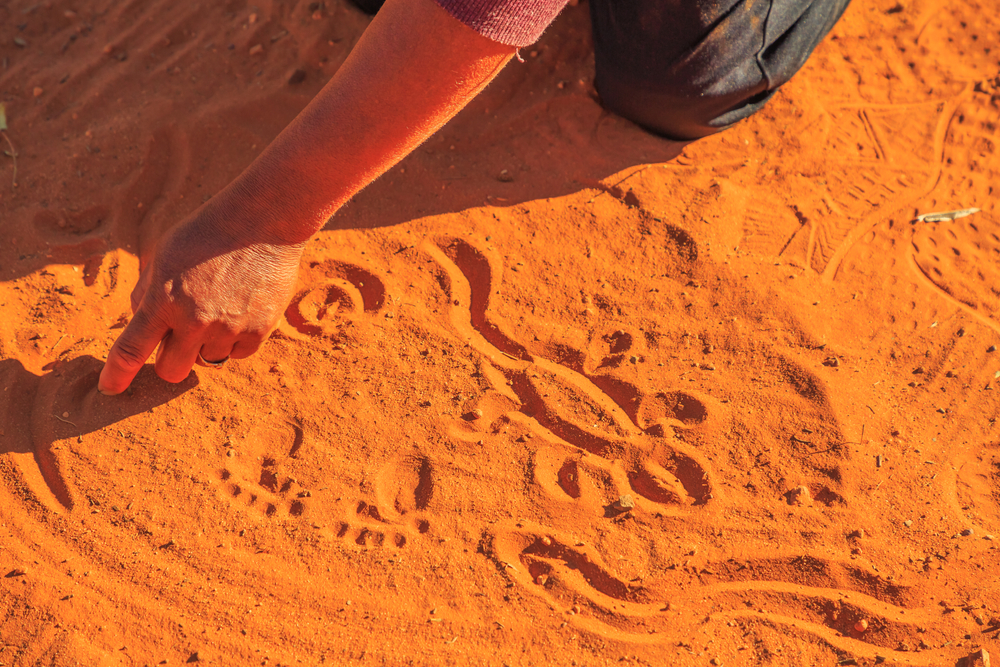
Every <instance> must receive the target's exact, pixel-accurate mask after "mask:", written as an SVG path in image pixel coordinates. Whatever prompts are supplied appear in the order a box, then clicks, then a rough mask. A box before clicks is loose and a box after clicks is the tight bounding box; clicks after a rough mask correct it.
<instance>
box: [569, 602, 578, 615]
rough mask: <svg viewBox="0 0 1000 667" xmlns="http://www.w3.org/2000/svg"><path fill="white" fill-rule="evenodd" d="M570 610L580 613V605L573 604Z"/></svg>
mask: <svg viewBox="0 0 1000 667" xmlns="http://www.w3.org/2000/svg"><path fill="white" fill-rule="evenodd" d="M570 611H571V612H573V613H574V614H579V613H580V605H578V604H575V605H573V608H572V609H570Z"/></svg>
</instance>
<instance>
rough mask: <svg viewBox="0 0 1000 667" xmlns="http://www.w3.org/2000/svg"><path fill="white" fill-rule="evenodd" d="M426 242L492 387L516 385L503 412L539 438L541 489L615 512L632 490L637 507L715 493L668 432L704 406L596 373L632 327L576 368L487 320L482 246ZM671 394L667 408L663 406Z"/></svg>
mask: <svg viewBox="0 0 1000 667" xmlns="http://www.w3.org/2000/svg"><path fill="white" fill-rule="evenodd" d="M423 249H424V251H425V252H427V253H428V254H429V255H430V256H431V257H432V258H433V259H434V260H435V261H436V262H437V263H438V264H439V265H440V266H441V267H442V269H443V273H442V274H441V275H440V276H439V282H440V283H441V285H442V287H443V288H444V290H445V292H446V293H447V294H448V297H449V301H450V303H451V304H452V305H451V307H450V309H449V313H450V316H451V322H452V325H453V326H454V327H455V329H457V330H458V332H459V333H460V334H461V335H462V336H463V337H464V338H465V339H466V340H467V342H468V343H469V345H470V346H471V347H472V348H474V349H475V350H476V351H477V352H479V353H480V354H482V355H483V356H484V357H485V359H486V360H487V361H485V362H484V366H489V367H490V368H489V369H487V372H485V373H484V376H485V377H487V378H488V379H490V381H491V382H492V383H493V384H494V385H495V386H494V389H495V390H496V391H497V392H498V393H499V394H504V395H507V394H510V392H512V394H510V397H511V398H512V399H516V403H518V404H519V409H518V410H516V411H514V412H510V413H508V414H507V415H504V416H505V417H506V418H508V419H510V420H512V421H517V422H521V423H523V424H524V425H525V426H526V427H527V428H528V429H529V430H531V431H532V432H533V433H534V434H535V435H537V436H538V437H539V438H540V439H541V440H542V441H543V442H544V443H545V445H544V446H541V447H539V448H538V449H537V453H536V457H535V466H534V467H535V474H536V479H537V480H538V482H539V484H540V486H541V487H542V488H543V489H544V490H546V491H548V492H549V494H550V495H551V496H553V497H554V498H557V499H562V500H569V501H579V502H581V503H582V504H583V505H584V506H586V507H587V508H588V509H590V510H593V511H597V512H599V513H603V514H605V515H609V514H614V513H615V512H616V511H618V510H620V509H621V507H620V505H616V503H617V502H618V501H619V499H620V498H622V497H623V496H625V495H632V494H637V495H638V496H639V498H636V499H635V506H636V507H637V508H639V509H641V510H645V511H652V512H658V513H677V512H685V511H690V509H691V508H693V507H696V506H702V505H705V504H706V503H708V502H709V501H710V500H712V498H713V489H714V485H713V484H712V482H711V481H710V475H709V472H708V467H707V465H706V464H705V463H704V462H703V461H701V459H700V457H699V456H698V455H697V454H695V453H694V452H691V451H688V450H686V449H682V448H681V447H679V446H676V445H674V444H671V443H669V442H668V441H667V439H666V437H664V436H670V435H672V434H673V431H672V429H673V428H690V427H692V426H694V425H696V424H697V423H699V422H700V421H704V420H705V418H706V417H707V408H706V407H705V404H704V403H703V402H702V401H700V400H699V399H697V398H695V397H693V396H690V395H687V394H680V393H677V394H676V395H674V396H669V397H668V395H667V394H658V395H656V396H654V397H645V396H642V395H641V393H640V392H639V391H638V390H637V389H635V388H634V387H631V385H628V384H627V383H624V382H623V381H620V380H616V379H614V378H611V377H608V376H602V375H599V374H597V372H596V371H597V370H599V369H601V368H603V367H606V366H609V365H614V363H615V361H616V360H618V361H620V360H621V358H622V357H623V356H624V355H625V353H626V352H628V351H629V350H631V349H632V346H633V345H634V339H633V337H632V336H631V335H629V334H627V333H625V332H619V333H616V334H612V335H611V336H610V338H609V339H608V346H609V349H608V353H609V354H608V356H606V357H605V358H604V360H603V361H602V362H600V364H598V366H597V369H595V371H594V372H588V369H587V368H586V364H582V365H581V367H580V368H579V369H578V370H577V369H573V368H569V367H567V366H564V365H562V364H558V363H554V362H552V361H549V360H547V359H543V358H540V357H538V356H534V355H532V354H530V353H529V352H528V351H527V350H526V349H525V347H524V346H522V345H520V344H519V343H517V342H516V341H514V340H513V339H511V338H510V337H509V336H507V335H506V334H505V333H503V331H501V329H500V327H499V326H498V324H497V323H496V322H493V321H490V320H488V319H487V316H486V311H487V308H488V305H489V298H490V295H491V294H492V293H493V292H494V291H495V290H496V287H497V283H498V282H499V281H498V280H497V279H496V278H495V276H496V275H497V273H499V270H498V269H497V268H495V267H494V265H493V264H491V262H490V261H489V259H488V258H487V257H486V256H485V255H484V254H483V253H482V252H481V251H480V250H479V249H477V248H475V247H474V246H472V245H470V244H469V243H468V242H467V241H465V240H463V239H445V240H442V241H440V242H439V243H438V244H436V245H434V244H425V245H424V246H423ZM507 385H509V386H507ZM670 401H672V403H671V405H672V406H673V408H671V410H672V411H671V410H668V409H666V404H667V403H668V402H670ZM646 403H648V405H647V404H646ZM660 404H662V405H660ZM682 404H683V406H684V407H681V405H682ZM635 406H645V407H640V408H638V410H637V408H636V407H635ZM630 412H631V414H630ZM640 412H641V417H640V416H639V415H640ZM616 507H617V508H618V509H617V510H616Z"/></svg>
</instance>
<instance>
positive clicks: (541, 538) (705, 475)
mask: <svg viewBox="0 0 1000 667" xmlns="http://www.w3.org/2000/svg"><path fill="white" fill-rule="evenodd" d="M421 249H422V250H423V252H424V253H426V254H427V255H428V256H430V257H432V258H433V259H434V260H435V261H436V262H437V263H438V264H439V265H440V266H441V267H442V269H443V273H442V274H440V276H439V281H440V282H441V285H442V287H443V289H444V290H445V292H446V293H447V296H448V298H449V300H450V304H451V306H450V308H449V313H448V315H449V319H450V322H451V325H452V326H453V327H454V328H455V329H456V330H457V331H458V332H459V333H460V335H461V336H463V337H464V338H465V340H466V341H468V343H469V345H470V346H471V347H472V348H474V349H475V350H476V352H477V353H479V354H482V355H483V356H484V357H485V358H486V359H487V360H488V363H484V366H483V367H484V369H487V370H486V372H484V375H485V376H486V377H488V378H490V380H491V382H492V384H493V386H494V389H495V390H496V391H497V392H500V393H504V394H506V395H509V396H510V398H511V404H512V405H514V406H517V408H516V411H515V413H514V414H512V415H509V416H508V418H509V419H512V420H514V421H517V422H519V423H524V424H526V425H527V426H528V427H529V429H530V430H531V432H532V433H534V434H535V438H534V439H533V441H532V442H533V443H536V446H537V449H536V450H535V453H534V456H533V464H534V466H533V467H534V476H535V482H536V483H537V484H538V485H539V486H540V487H541V488H542V489H543V491H544V492H545V494H547V496H548V498H549V499H550V501H551V502H552V503H556V504H557V505H558V504H565V505H567V506H572V507H573V512H574V514H576V515H577V516H579V511H580V510H583V511H587V512H590V513H591V515H592V516H593V517H594V518H595V519H596V518H598V517H600V518H604V519H614V518H616V517H620V516H623V515H626V514H628V513H631V512H637V513H649V514H654V515H657V516H664V515H675V516H678V515H679V516H683V515H684V514H685V513H689V512H698V511H701V510H702V509H704V510H708V509H709V508H712V507H715V506H716V505H718V504H720V503H722V504H725V499H724V498H723V497H721V493H720V489H719V488H718V486H717V485H716V484H714V483H713V481H712V478H713V473H712V470H711V467H710V466H709V465H708V464H707V462H704V461H703V460H702V459H701V457H699V456H698V455H697V454H696V453H695V452H693V451H690V450H688V448H686V447H684V448H681V447H678V446H677V445H675V444H670V443H669V440H668V437H669V436H670V435H671V433H672V431H673V430H674V429H681V430H683V429H687V428H692V427H696V426H698V425H699V424H701V423H703V422H705V421H706V420H711V414H710V410H709V409H708V408H707V406H706V405H705V404H704V403H703V402H702V401H700V400H698V399H697V398H695V397H694V396H691V395H690V394H687V393H684V392H678V391H660V392H656V393H654V394H650V395H641V393H640V392H638V391H637V390H635V389H634V388H633V389H632V391H631V392H630V394H631V395H632V396H633V398H634V397H636V396H641V398H639V399H638V400H637V401H635V402H637V403H638V407H631V408H630V411H631V414H630V413H628V412H626V410H625V408H624V407H623V406H621V405H619V404H618V403H617V402H616V401H615V400H614V399H613V398H612V397H611V396H610V395H608V394H606V393H605V392H604V391H602V389H601V388H599V387H598V386H597V385H595V384H594V383H593V381H592V378H593V379H596V380H597V381H600V382H602V384H605V385H607V384H608V379H607V378H606V377H604V378H602V377H598V376H588V367H590V368H591V369H593V368H594V367H599V366H601V365H602V364H604V365H606V364H609V363H614V362H615V357H616V355H622V354H624V353H627V352H629V351H630V350H631V348H632V346H633V344H634V339H633V337H632V336H631V335H630V334H628V333H626V332H624V331H618V332H615V333H613V334H610V335H609V336H607V337H606V341H605V345H604V346H602V347H603V349H606V350H607V351H608V352H610V355H609V356H608V357H604V359H603V360H602V361H601V362H598V363H596V364H592V363H588V362H584V363H583V364H582V365H581V366H580V369H579V370H574V369H572V368H569V367H567V366H563V365H561V364H558V363H554V362H551V361H548V360H545V359H542V358H540V357H538V356H536V355H532V354H530V353H529V352H528V351H527V350H526V348H524V347H523V346H521V345H520V344H518V343H517V342H516V341H514V340H513V339H511V338H510V337H509V336H508V335H507V334H506V333H505V332H504V331H503V330H502V329H501V328H500V327H499V326H498V325H497V324H496V323H495V322H494V321H492V320H491V319H490V317H489V314H488V310H489V298H490V295H491V294H493V293H494V292H495V291H496V290H497V288H498V287H499V286H500V281H499V279H498V277H497V276H498V275H499V274H500V272H501V271H502V266H498V265H496V264H494V263H493V262H492V261H491V260H490V259H489V258H488V255H487V254H486V253H484V252H483V251H481V250H479V249H477V248H476V247H475V246H473V245H472V244H470V243H469V242H467V241H465V240H463V239H460V238H442V239H438V240H437V241H436V242H435V243H426V244H424V246H422V248H421ZM788 372H789V373H790V374H791V375H796V374H801V371H797V370H794V369H793V368H792V367H789V370H788ZM793 381H794V382H798V383H799V384H800V386H801V391H802V392H803V393H804V394H806V395H810V396H814V395H815V394H816V392H817V391H819V390H817V389H816V388H815V387H811V386H809V383H810V382H812V380H807V379H806V378H805V377H803V376H801V375H799V376H798V379H794V380H793ZM802 383H805V384H802ZM608 386H614V385H608ZM617 389H618V391H616V392H615V393H618V394H619V395H624V394H622V390H621V387H620V386H619V387H617ZM612 391H615V390H614V389H612ZM623 402H625V401H623ZM807 493H808V495H809V496H810V498H811V499H815V500H816V501H818V502H823V503H828V504H834V503H838V502H839V503H842V502H843V500H842V499H840V498H839V497H838V495H837V494H836V493H835V492H834V491H832V490H830V489H829V488H827V487H820V486H817V487H815V488H812V489H809V491H808V492H807ZM790 494H791V495H790V496H789V504H792V503H793V502H794V500H793V499H792V496H793V495H794V492H790ZM549 515H550V516H554V517H558V516H560V512H559V510H558V508H556V509H550V510H549ZM720 516H721V515H720ZM490 534H491V538H490V539H491V552H490V553H491V555H492V557H493V559H494V560H495V562H496V563H497V565H498V568H499V569H500V571H501V572H503V573H504V574H505V575H506V576H509V577H510V578H511V579H513V580H514V581H516V582H517V583H519V584H520V585H521V586H523V587H524V588H525V589H526V590H528V591H530V592H531V593H533V594H535V595H538V596H540V597H542V598H543V599H545V600H546V601H547V603H548V604H549V605H550V607H551V608H552V609H553V610H555V611H556V612H558V613H560V614H563V615H565V618H566V619H567V622H569V623H571V624H573V625H574V626H576V627H578V628H580V629H581V630H586V631H588V632H592V633H596V634H598V635H603V636H607V637H609V638H612V637H613V638H616V639H619V640H620V639H622V638H626V639H627V640H629V641H633V642H637V643H642V644H647V643H656V642H659V641H662V637H664V636H666V635H665V634H664V633H669V630H670V628H671V624H672V618H671V610H672V609H673V610H675V611H676V609H677V608H678V607H683V606H687V605H689V604H691V603H697V602H703V601H705V600H710V601H711V607H710V608H711V612H710V616H713V617H715V618H717V619H730V620H738V619H744V618H752V619H755V620H756V621H758V622H762V623H765V624H771V625H773V626H774V627H776V628H784V629H785V630H784V631H787V632H791V633H805V634H808V635H811V636H812V637H814V638H815V639H816V640H818V641H820V642H823V643H826V644H827V645H829V646H831V647H832V648H834V649H835V650H837V651H843V652H844V653H845V654H847V655H852V656H857V657H859V658H862V657H865V658H869V659H875V658H876V656H881V659H885V658H886V657H887V656H891V657H892V659H894V660H899V661H900V664H919V665H932V664H936V662H935V661H936V660H939V659H941V656H940V655H936V654H935V655H932V654H930V653H927V654H924V655H921V656H920V657H913V656H910V655H907V654H906V652H905V651H900V650H898V648H899V646H900V645H901V644H900V638H905V637H907V636H911V635H912V634H913V633H915V631H916V629H917V628H918V627H919V628H920V630H921V632H922V633H924V636H925V638H926V641H931V638H932V637H936V638H938V639H940V640H941V641H944V639H943V638H945V637H947V636H950V633H953V632H955V631H956V628H953V627H951V624H950V623H949V621H948V620H947V619H946V618H943V617H942V614H941V613H940V611H939V610H937V609H933V608H925V607H923V606H922V605H921V602H920V600H919V596H918V595H914V594H913V593H912V592H911V591H910V590H909V589H908V588H907V587H906V586H900V585H898V584H895V583H893V582H892V581H891V580H887V579H886V578H885V577H884V576H882V575H880V574H879V573H877V572H876V571H874V570H871V569H870V568H866V567H863V566H859V565H857V564H855V563H852V562H849V561H848V562H844V561H840V560H836V559H829V558H823V557H815V556H810V555H806V554H794V555H789V556H786V557H783V558H776V559H761V558H759V557H758V558H749V559H747V560H746V561H744V562H739V561H738V560H736V559H730V560H728V561H725V562H708V563H701V564H699V565H690V564H689V563H690V561H691V560H692V559H687V561H686V562H685V563H684V564H683V565H679V566H678V565H674V566H671V568H670V571H669V572H664V573H661V574H659V575H652V574H651V575H650V576H651V577H653V579H652V580H639V581H637V580H625V579H622V578H620V577H619V576H616V575H615V574H614V568H613V565H612V564H610V563H608V562H607V561H606V559H605V556H604V555H603V554H601V553H600V552H598V551H597V550H595V548H594V547H592V546H589V545H587V544H586V543H584V542H580V541H579V540H577V539H575V538H573V537H571V536H570V535H568V534H565V533H563V532H562V531H561V530H560V529H559V527H558V525H552V526H543V525H538V524H536V523H532V522H529V521H527V520H522V521H519V522H516V523H514V524H510V525H503V526H498V527H495V528H493V529H492V530H491V531H490ZM758 571H760V572H766V573H767V574H766V577H767V578H766V579H761V578H759V576H760V575H758V574H756V572H758ZM680 577H685V578H687V580H688V581H689V585H688V586H684V585H682V586H681V590H684V591H685V593H682V594H680V595H678V594H677V593H676V592H673V593H671V592H670V591H671V590H673V591H676V583H677V582H676V579H678V578H680ZM671 580H673V581H671ZM667 582H671V583H673V584H675V585H674V586H670V585H669V584H667ZM861 621H864V624H865V627H864V629H863V630H858V629H857V627H856V626H857V625H858V624H859V623H860V622H861ZM858 627H860V626H858Z"/></svg>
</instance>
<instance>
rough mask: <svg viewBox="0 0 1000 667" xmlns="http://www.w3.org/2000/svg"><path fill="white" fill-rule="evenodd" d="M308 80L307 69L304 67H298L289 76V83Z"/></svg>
mask: <svg viewBox="0 0 1000 667" xmlns="http://www.w3.org/2000/svg"><path fill="white" fill-rule="evenodd" d="M305 80H306V71H305V70H304V69H297V70H295V71H294V72H292V74H291V76H289V77H288V83H289V84H291V85H293V86H294V85H295V84H297V83H302V82H303V81H305Z"/></svg>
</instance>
